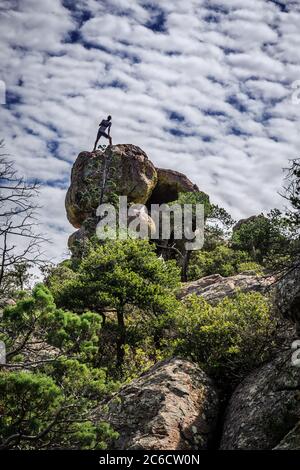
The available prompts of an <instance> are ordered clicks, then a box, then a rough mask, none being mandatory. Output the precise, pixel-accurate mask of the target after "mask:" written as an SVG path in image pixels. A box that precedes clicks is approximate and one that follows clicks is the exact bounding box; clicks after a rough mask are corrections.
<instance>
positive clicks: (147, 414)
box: [98, 358, 218, 450]
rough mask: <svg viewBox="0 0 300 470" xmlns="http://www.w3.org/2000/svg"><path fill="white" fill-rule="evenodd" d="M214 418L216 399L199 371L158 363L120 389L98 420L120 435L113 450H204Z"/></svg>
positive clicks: (176, 363)
mask: <svg viewBox="0 0 300 470" xmlns="http://www.w3.org/2000/svg"><path fill="white" fill-rule="evenodd" d="M217 414H218V396H217V392H216V390H215V388H214V386H213V383H212V381H211V380H210V379H209V378H208V377H207V375H206V374H205V373H204V372H203V371H202V370H201V369H200V368H199V366H197V365H195V364H193V363H192V362H189V361H187V360H182V359H178V358H173V359H168V360H165V361H161V362H158V363H157V364H156V365H155V366H153V367H152V368H151V369H149V370H148V371H147V372H146V373H144V374H142V375H141V376H140V377H139V378H138V379H136V380H133V381H132V382H131V383H130V384H129V385H127V386H125V387H124V388H123V389H121V391H120V392H119V393H118V394H117V396H116V397H114V398H112V399H111V400H110V402H109V403H108V412H107V414H106V415H105V416H103V414H101V412H100V415H99V416H98V420H103V419H104V420H105V421H107V422H109V423H110V424H111V425H112V427H113V428H114V429H115V430H116V431H118V432H119V438H118V439H117V440H116V441H115V442H113V443H112V447H111V448H113V449H118V450H124V449H144V450H148V449H154V450H175V449H178V450H188V449H207V448H209V447H210V444H211V442H212V439H213V436H214V431H215V426H216V421H217Z"/></svg>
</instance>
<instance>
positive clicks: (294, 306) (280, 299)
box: [276, 262, 300, 334]
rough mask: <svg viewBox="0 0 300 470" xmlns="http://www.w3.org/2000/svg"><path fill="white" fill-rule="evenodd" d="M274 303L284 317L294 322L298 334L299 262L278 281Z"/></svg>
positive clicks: (299, 320) (299, 325)
mask: <svg viewBox="0 0 300 470" xmlns="http://www.w3.org/2000/svg"><path fill="white" fill-rule="evenodd" d="M276 305H277V307H278V310H279V311H280V313H281V315H282V316H283V317H284V318H287V319H288V320H291V321H292V322H294V323H295V324H296V328H297V331H298V333H299V334H300V262H298V263H297V264H295V265H294V266H293V268H291V269H290V270H289V271H288V273H287V274H285V275H284V276H283V277H282V278H281V279H280V280H279V281H278V283H277V285H276Z"/></svg>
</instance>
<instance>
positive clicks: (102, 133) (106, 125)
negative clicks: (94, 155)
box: [93, 119, 112, 152]
mask: <svg viewBox="0 0 300 470" xmlns="http://www.w3.org/2000/svg"><path fill="white" fill-rule="evenodd" d="M110 128H111V121H110V120H109V119H102V121H101V122H100V124H99V129H98V133H97V138H96V142H95V145H94V150H93V152H95V150H96V147H97V144H98V141H99V139H100V138H101V137H105V138H106V139H108V140H109V145H112V138H111V136H110V135H109V133H110ZM106 129H107V132H106Z"/></svg>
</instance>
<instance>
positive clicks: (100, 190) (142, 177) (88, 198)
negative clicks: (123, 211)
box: [65, 144, 204, 256]
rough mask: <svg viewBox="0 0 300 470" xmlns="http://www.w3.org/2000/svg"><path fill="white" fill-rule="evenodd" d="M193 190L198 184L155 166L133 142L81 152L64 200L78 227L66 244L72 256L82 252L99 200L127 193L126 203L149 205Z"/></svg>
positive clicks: (149, 224)
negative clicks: (131, 143)
mask: <svg viewBox="0 0 300 470" xmlns="http://www.w3.org/2000/svg"><path fill="white" fill-rule="evenodd" d="M193 191H199V190H198V187H197V186H196V185H195V184H193V183H192V182H191V181H190V180H189V179H188V178H187V177H186V176H185V175H183V174H182V173H179V172H177V171H173V170H164V169H160V168H159V169H156V168H155V167H154V165H153V163H152V162H151V161H150V160H149V159H148V157H147V155H146V154H145V152H144V151H143V150H141V149H140V148H139V147H137V146H135V145H129V144H122V145H113V146H111V147H107V149H106V150H105V151H100V150H99V151H96V152H81V153H80V154H79V155H78V157H77V159H76V161H75V163H74V165H73V168H72V173H71V184H70V187H69V189H68V192H67V195H66V200H65V206H66V211H67V217H68V220H69V222H70V223H71V224H72V225H73V226H74V227H75V228H78V229H79V230H78V231H77V232H75V233H73V234H72V235H71V236H70V238H69V241H68V246H69V248H70V249H71V251H72V253H73V255H75V256H77V254H80V253H81V252H82V250H83V247H84V244H85V242H86V240H88V239H89V238H90V237H91V236H92V235H94V234H95V230H96V226H97V221H98V218H97V216H96V211H97V207H98V206H99V204H100V203H105V202H110V203H112V204H115V203H116V202H117V196H127V201H128V204H129V205H131V204H143V205H147V207H149V206H150V205H151V204H152V203H158V204H162V203H167V202H170V201H173V200H176V199H177V198H178V195H179V193H180V192H193ZM203 194H204V193H203ZM135 210H136V211H137V210H138V209H135ZM142 216H143V217H142V218H143V221H142V223H143V224H145V225H147V227H148V229H151V230H152V232H151V233H152V234H153V232H154V231H155V225H154V221H153V220H152V219H151V217H150V216H148V215H146V214H144V215H143V214H142ZM138 217H139V218H140V217H141V216H140V215H139V216H138ZM132 219H134V214H133V213H132V214H131V215H130V214H129V217H128V220H127V223H128V224H129V223H130V222H131V221H132ZM149 236H150V231H149Z"/></svg>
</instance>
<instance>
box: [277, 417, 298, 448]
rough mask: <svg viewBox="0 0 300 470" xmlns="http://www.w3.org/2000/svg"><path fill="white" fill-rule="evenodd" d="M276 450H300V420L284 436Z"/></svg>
mask: <svg viewBox="0 0 300 470" xmlns="http://www.w3.org/2000/svg"><path fill="white" fill-rule="evenodd" d="M274 450H300V422H299V423H297V424H296V426H295V427H294V428H293V429H292V430H291V431H290V432H289V433H288V434H287V435H286V436H284V438H283V439H282V441H280V442H279V444H278V445H277V446H276V447H274Z"/></svg>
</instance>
